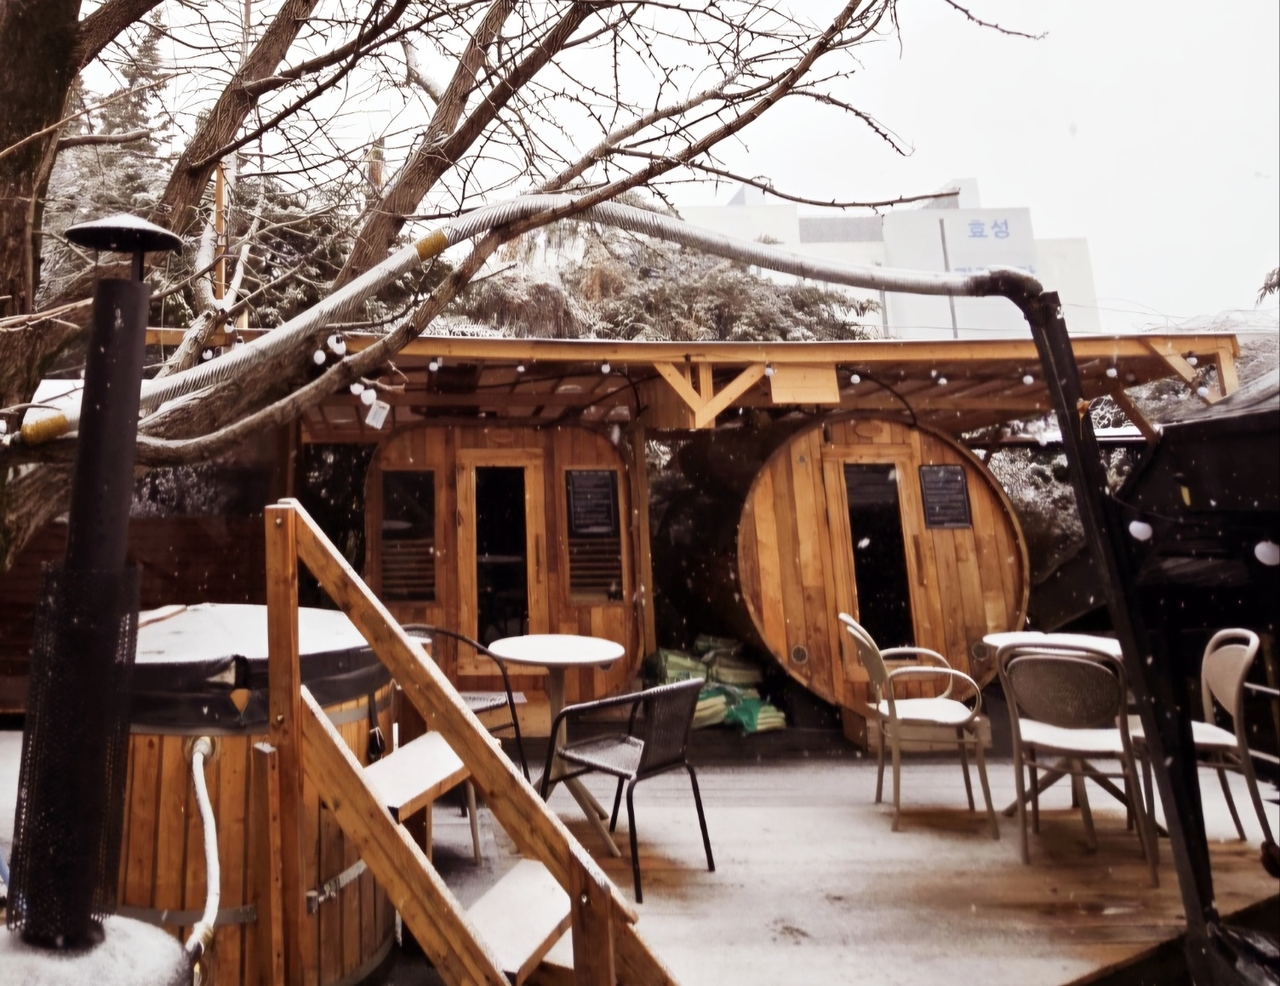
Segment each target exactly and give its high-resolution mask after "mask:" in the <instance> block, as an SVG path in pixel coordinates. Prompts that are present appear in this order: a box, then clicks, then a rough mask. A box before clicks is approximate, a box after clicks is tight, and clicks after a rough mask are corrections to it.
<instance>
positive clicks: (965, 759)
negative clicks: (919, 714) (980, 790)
mask: <svg viewBox="0 0 1280 986" xmlns="http://www.w3.org/2000/svg"><path fill="white" fill-rule="evenodd" d="M956 740H957V743H958V745H959V747H960V767H961V769H962V770H963V771H964V793H965V794H966V795H967V796H968V798H969V810H970V811H973V810H974V804H973V783H972V782H971V781H970V780H969V752H968V751H967V750H966V749H965V746H966V743H965V735H964V729H963V727H960V726H957V727H956Z"/></svg>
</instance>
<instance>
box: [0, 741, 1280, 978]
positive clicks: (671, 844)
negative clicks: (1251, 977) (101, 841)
mask: <svg viewBox="0 0 1280 986" xmlns="http://www.w3.org/2000/svg"><path fill="white" fill-rule="evenodd" d="M20 748H21V736H20V734H17V733H2V734H0V849H3V850H6V851H7V850H8V848H9V840H10V839H11V837H12V828H11V826H12V821H13V819H12V805H13V802H12V799H13V796H14V794H15V793H16V781H17V761H18V755H19V752H20ZM989 770H990V777H991V782H992V787H993V793H994V794H995V797H996V802H997V807H998V808H999V807H1001V806H1003V805H1004V804H1007V803H1008V802H1009V801H1010V800H1011V799H1012V796H1013V771H1012V767H1011V766H1010V764H1009V763H1008V762H1007V761H1003V762H1002V761H995V762H993V763H991V764H990V765H989ZM699 779H700V782H701V786H702V791H703V798H704V802H705V804H706V808H707V821H708V826H709V828H710V832H711V840H712V847H713V849H714V851H715V856H716V872H715V873H708V872H707V870H706V865H705V861H704V859H703V855H702V846H701V840H700V837H699V834H698V823H697V817H696V815H695V813H694V810H693V801H692V798H691V797H690V795H689V793H688V783H687V780H686V779H685V778H684V776H683V775H676V774H671V775H667V776H665V777H660V778H655V779H653V780H650V781H646V782H645V783H643V784H641V785H640V786H639V787H638V788H637V792H636V813H637V829H638V832H639V838H640V855H641V861H642V867H643V872H644V888H645V902H644V904H642V905H640V907H639V911H640V929H641V932H642V933H643V934H644V936H645V937H646V939H648V940H649V941H650V942H651V943H652V944H653V946H654V948H655V949H656V951H657V952H658V954H660V955H661V956H662V957H663V959H664V960H665V961H666V962H667V963H668V964H669V965H670V967H671V968H672V969H673V971H674V972H675V973H676V974H677V976H678V977H679V979H680V981H681V983H683V984H685V986H697V984H703V986H719V984H724V986H729V984H732V986H753V984H759V986H766V984H769V986H775V984H808V983H824V984H825V983H835V984H840V983H848V984H855V983H856V984H858V986H879V984H885V986H889V984H913V986H914V984H930V983H939V984H957V983H958V984H967V983H970V982H972V983H975V984H976V983H981V984H982V986H1002V984H1008V986H1038V984H1045V986H1048V984H1065V983H1071V982H1074V981H1076V980H1079V979H1082V978H1084V977H1088V976H1090V975H1092V974H1094V973H1096V972H1097V971H1098V970H1100V969H1104V968H1107V967H1109V966H1112V965H1114V964H1116V963H1118V962H1123V961H1125V960H1127V959H1130V958H1132V957H1134V956H1136V955H1138V954H1140V953H1141V952H1143V951H1145V950H1146V949H1149V948H1150V947H1152V946H1153V945H1154V944H1156V943H1158V942H1160V941H1164V940H1167V939H1170V938H1172V937H1174V936H1175V935H1177V934H1178V933H1179V932H1180V931H1181V929H1182V908H1181V902H1180V900H1179V897H1178V889H1177V880H1176V877H1175V875H1174V872H1173V865H1172V860H1171V858H1170V856H1169V852H1168V845H1167V843H1165V844H1164V846H1163V855H1162V860H1161V863H1162V865H1161V887H1160V888H1159V889H1158V890H1153V889H1151V888H1150V887H1149V886H1148V885H1147V876H1146V868H1145V864H1144V863H1143V860H1142V856H1141V854H1140V852H1139V849H1138V842H1137V839H1136V837H1135V836H1134V835H1133V834H1132V833H1131V832H1127V831H1126V830H1125V827H1124V818H1123V814H1122V812H1121V811H1120V810H1119V809H1118V807H1113V805H1112V804H1110V803H1109V799H1108V798H1107V796H1106V795H1105V794H1103V793H1102V792H1101V791H1097V792H1096V793H1095V794H1094V796H1093V797H1092V798H1091V802H1092V804H1093V806H1094V810H1095V816H1096V820H1097V825H1098V834H1099V842H1100V845H1099V848H1098V851H1097V852H1096V853H1092V854H1090V853H1087V852H1086V851H1085V848H1084V845H1083V829H1082V827H1081V824H1080V820H1079V815H1078V813H1076V812H1073V811H1071V810H1070V809H1069V800H1068V799H1069V795H1068V793H1067V790H1066V788H1065V786H1064V785H1059V786H1058V787H1057V788H1055V789H1054V790H1052V791H1051V792H1049V793H1048V794H1047V795H1046V796H1045V800H1044V804H1045V806H1046V807H1045V811H1044V812H1043V818H1042V832H1041V834H1040V835H1039V836H1034V835H1033V836H1032V863H1031V865H1030V866H1024V865H1022V863H1021V862H1019V859H1018V847H1017V831H1016V825H1015V823H1014V821H1013V819H1006V818H1003V817H1001V818H1000V835H1001V837H1000V840H999V841H993V840H992V839H991V838H990V836H989V834H988V832H987V829H986V827H985V824H984V822H983V819H982V817H981V816H980V815H977V814H970V813H969V812H968V811H966V810H964V808H963V805H964V789H963V785H962V782H961V779H960V771H959V766H958V764H956V762H955V761H954V760H952V761H945V762H944V761H918V760H909V761H908V762H907V763H906V764H905V765H904V768H903V792H904V796H903V804H904V807H905V809H906V810H905V812H904V819H903V826H902V831H901V832H898V833H896V834H895V833H893V832H890V830H889V822H890V809H889V808H888V807H887V806H884V805H875V804H873V803H872V798H873V796H874V791H875V765H874V763H873V762H869V761H866V760H861V759H825V758H824V759H818V758H810V759H800V758H797V759H788V760H782V761H776V760H775V761H763V762H760V763H754V764H742V765H734V766H714V767H713V766H708V767H704V768H702V769H701V770H699ZM588 784H589V786H590V787H591V788H592V790H593V791H595V792H596V794H597V796H598V797H599V798H600V800H601V802H602V803H605V804H606V805H608V804H611V802H612V787H611V786H610V785H609V784H608V782H607V780H606V779H598V778H588ZM1202 784H1203V786H1204V790H1205V800H1206V803H1207V804H1206V811H1207V815H1208V822H1207V823H1208V829H1209V834H1210V837H1211V840H1212V850H1211V851H1212V862H1213V873H1214V878H1215V889H1216V893H1217V900H1218V905H1219V908H1220V909H1221V910H1222V911H1223V912H1224V913H1227V914H1230V913H1232V912H1235V911H1237V910H1240V909H1242V908H1244V907H1246V906H1248V905H1250V904H1253V903H1254V902H1256V901H1259V900H1263V899H1265V898H1267V897H1271V896H1274V895H1276V894H1277V893H1278V892H1280V882H1278V881H1276V880H1274V879H1272V878H1270V877H1268V876H1267V875H1266V874H1265V873H1264V872H1263V871H1262V869H1261V867H1260V866H1259V865H1258V863H1257V845H1258V842H1259V841H1260V839H1261V832H1260V829H1259V828H1258V824H1257V820H1256V819H1255V818H1254V817H1253V816H1252V813H1251V812H1250V811H1249V809H1248V807H1247V805H1248V800H1247V797H1246V796H1245V794H1244V791H1243V787H1242V786H1240V788H1239V790H1238V797H1237V803H1238V804H1239V805H1240V808H1241V812H1242V816H1243V817H1244V820H1245V824H1246V828H1247V830H1248V832H1249V836H1250V838H1249V842H1248V843H1240V842H1237V841H1235V840H1234V838H1233V835H1234V833H1233V830H1232V827H1231V821H1230V818H1229V816H1228V815H1227V813H1226V809H1225V806H1224V803H1223V800H1222V796H1221V793H1220V792H1219V790H1218V786H1217V783H1216V781H1214V779H1213V777H1212V775H1210V774H1202ZM551 803H552V806H553V807H554V808H555V809H556V810H557V811H558V812H559V814H560V815H561V817H562V818H564V819H565V821H566V822H567V823H568V825H569V827H570V828H571V829H572V830H573V832H574V833H575V835H577V837H578V838H579V839H580V840H581V841H582V843H583V845H584V846H586V847H587V848H588V849H589V850H590V851H591V853H592V855H593V856H595V858H596V859H597V860H599V861H600V862H601V864H602V865H603V867H604V868H605V870H606V871H607V872H608V873H609V874H610V875H611V876H612V877H613V878H614V880H615V881H616V882H617V883H618V885H619V887H621V888H623V892H624V893H625V894H626V895H627V896H628V897H630V896H631V894H632V891H631V870H630V862H629V859H628V857H627V855H626V853H627V848H626V846H627V840H626V832H625V819H624V820H623V821H622V822H621V823H620V826H619V828H620V831H619V833H618V834H619V836H620V838H619V844H620V845H621V846H622V849H623V853H624V855H623V857H622V858H621V859H615V858H611V857H609V856H607V855H606V854H605V853H604V850H603V846H601V845H600V844H599V841H598V839H597V837H596V836H595V834H594V832H593V831H592V830H591V829H590V828H589V826H588V825H587V822H586V820H585V819H584V818H583V817H582V815H581V813H580V812H579V811H578V808H577V805H576V803H575V802H573V801H572V800H571V798H570V797H569V795H568V794H567V793H565V792H563V791H557V792H556V793H555V794H554V795H553V797H552V802H551ZM1270 810H1271V812H1272V815H1271V821H1272V825H1273V826H1276V827H1280V825H1278V823H1280V817H1278V816H1277V812H1276V809H1275V808H1274V807H1272V808H1271V809H1270ZM483 814H484V817H485V823H486V824H485V839H484V844H485V855H486V860H485V865H484V866H482V867H479V868H477V867H476V866H475V865H474V863H472V862H471V858H470V857H471V847H470V830H469V828H468V826H467V823H466V821H465V820H464V819H462V818H461V817H459V815H458V813H457V810H456V809H453V808H449V807H446V806H443V805H442V806H438V807H437V809H436V822H435V832H436V840H437V841H436V862H437V865H438V866H439V867H440V869H441V871H442V873H443V874H444V876H445V878H446V880H447V881H448V882H449V884H450V886H451V887H452V888H453V889H454V891H455V893H456V894H457V895H458V897H459V898H460V899H461V900H462V901H463V903H464V904H465V903H467V902H468V901H469V900H472V899H474V898H475V897H476V896H478V895H479V894H480V893H481V892H483V890H484V889H485V887H487V886H488V885H489V884H490V883H492V882H493V880H494V879H496V877H497V876H498V875H500V871H502V870H503V869H504V868H505V867H507V866H509V865H512V863H513V862H514V858H515V857H514V848H513V847H512V846H511V844H510V843H509V841H508V840H506V838H505V836H504V834H503V833H502V832H501V831H500V830H496V829H495V828H494V826H493V823H492V818H491V816H489V815H488V814H487V812H484V813H483ZM455 843H456V845H455ZM437 981H438V980H435V979H434V977H433V975H432V974H431V973H430V972H429V971H428V970H426V969H424V968H423V966H422V963H421V961H420V960H417V961H414V960H407V961H405V962H402V963H401V965H400V966H399V967H397V968H396V969H395V970H394V971H393V973H392V978H391V980H390V982H391V983H392V984H393V986H418V984H429V983H433V982H437Z"/></svg>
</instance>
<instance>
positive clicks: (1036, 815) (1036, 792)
mask: <svg viewBox="0 0 1280 986" xmlns="http://www.w3.org/2000/svg"><path fill="white" fill-rule="evenodd" d="M1035 761H1036V750H1035V747H1032V748H1031V767H1030V769H1029V771H1028V773H1029V774H1030V776H1031V831H1032V832H1034V833H1035V834H1036V835H1039V834H1040V775H1039V772H1038V770H1037V768H1036V762H1035Z"/></svg>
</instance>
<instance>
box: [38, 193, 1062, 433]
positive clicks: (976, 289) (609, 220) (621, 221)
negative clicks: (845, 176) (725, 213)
mask: <svg viewBox="0 0 1280 986" xmlns="http://www.w3.org/2000/svg"><path fill="white" fill-rule="evenodd" d="M573 201H574V199H573V197H572V196H569V195H526V196H522V197H520V198H517V199H512V200H510V201H508V202H501V203H499V204H497V205H493V206H488V207H486V208H483V209H477V210H476V211H475V212H472V213H469V214H467V215H466V216H462V217H460V218H458V219H455V220H453V221H452V222H450V223H447V224H445V225H444V226H442V227H440V228H439V229H436V230H434V231H432V232H431V233H428V234H427V235H426V236H424V237H423V238H422V239H420V240H418V241H417V242H416V243H413V244H412V245H410V246H406V247H404V248H402V249H400V250H397V251H396V252H395V253H393V254H392V255H391V256H389V257H388V258H387V259H386V260H384V261H382V263H380V264H378V265H377V266H376V267H373V268H371V269H370V270H368V271H367V272H366V273H364V274H362V275H361V276H360V277H358V278H356V279H355V280H354V281H352V282H351V283H350V284H348V285H346V286H345V287H343V288H341V289H340V290H338V291H335V292H334V293H333V294H332V295H330V296H329V297H328V298H326V299H324V300H323V301H321V302H319V303H318V304H316V305H314V306H313V307H311V308H309V309H308V310H307V311H305V312H303V313H302V314H301V315H298V316H296V317H295V318H292V319H290V320H289V321H288V322H286V323H285V324H284V325H282V326H280V327H279V328H277V329H273V330H272V331H270V332H267V333H264V334H263V335H261V336H259V337H258V338H257V339H255V340H253V342H251V343H248V344H247V345H244V346H238V347H236V348H234V349H232V350H231V352H229V353H227V354H225V355H223V356H222V357H220V358H219V359H216V360H212V361H210V362H207V363H201V364H200V365H198V366H193V367H191V368H190V369H188V370H184V371H183V372H181V373H175V374H173V375H172V376H167V377H161V378H158V379H154V380H144V381H143V382H142V392H141V406H142V408H143V409H144V410H146V411H154V410H155V409H156V408H158V407H159V406H160V405H162V404H164V403H165V402H166V401H172V400H174V399H176V398H179V397H182V396H184V395H186V394H190V393H192V392H194V391H197V390H203V389H205V388H208V387H211V386H214V385H216V384H220V383H223V382H225V381H227V380H231V379H234V378H235V377H237V376H238V375H239V371H240V369H241V368H242V367H246V366H251V365H253V364H254V363H256V362H257V361H259V360H262V359H266V358H270V357H273V356H279V355H282V354H283V353H285V352H287V351H289V350H290V349H292V348H293V347H295V346H297V345H299V344H300V343H301V341H302V340H303V339H305V338H307V337H309V336H318V335H320V334H321V333H322V332H323V331H325V328H326V326H328V325H330V324H331V323H333V322H342V321H346V320H348V319H349V318H350V316H351V315H353V314H354V313H355V312H356V310H357V309H358V308H360V307H361V306H363V305H364V303H365V302H366V301H368V300H369V299H370V298H371V297H373V296H374V295H375V294H376V293H377V292H378V291H379V290H381V289H382V288H383V287H384V286H385V285H387V284H388V283H390V282H391V281H394V280H395V279H396V278H397V277H401V276H402V275H404V274H406V273H408V272H409V271H411V270H413V269H414V268H416V267H418V266H420V265H422V264H423V263H425V262H427V261H428V260H431V259H433V258H435V257H438V256H439V255H440V254H441V253H443V252H444V251H445V250H446V249H448V248H449V247H451V246H454V245H456V244H458V243H461V242H463V241H464V240H469V239H471V238H472V237H475V236H478V235H480V234H482V233H485V232H487V231H488V230H490V229H493V228H494V227H498V226H504V225H507V224H508V223H512V222H516V221H518V220H522V219H527V218H529V217H531V216H536V215H538V214H539V213H541V212H546V211H548V210H550V209H562V208H564V207H566V206H570V205H572V204H573ZM570 218H573V219H576V220H578V221H581V222H597V223H601V224H603V225H606V226H613V227H616V228H618V229H625V230H628V231H630V232H633V233H641V234H644V235H646V236H652V237H655V238H657V239H661V240H667V241H669V242H672V243H679V244H681V245H682V246H687V247H694V248H696V249H699V250H703V251H705V252H707V253H712V254H715V255H717V256H721V257H725V258H727V259H729V260H735V261H738V262H740V263H744V264H750V265H753V266H756V267H766V268H768V269H770V270H776V271H779V272H781V273H784V274H794V275H795V276H797V277H804V278H809V279H812V280H817V281H827V282H829V283H831V284H842V285H846V286H848V287H856V288H868V289H871V290H878V291H897V292H905V293H908V294H932V295H953V296H970V297H979V296H989V295H1006V296H1012V295H1022V294H1039V293H1040V291H1041V286H1040V283H1039V282H1038V281H1036V280H1035V278H1033V277H1031V276H1030V275H1029V274H1027V273H1025V272H1023V271H1019V270H1013V269H1010V268H994V269H991V270H987V271H980V272H978V273H973V274H940V273H935V272H932V271H913V270H893V269H889V268H884V267H864V266H860V265H857V264H845V263H839V262H836V261H830V260H822V259H819V258H815V257H806V256H802V255H800V254H797V253H792V252H790V251H787V250H779V249H778V248H777V247H773V246H768V245H766V244H763V243H752V242H749V241H747V240H739V239H736V238H734V237H731V236H723V235H721V234H719V233H713V232H711V231H709V230H705V229H700V228H698V227H696V226H690V225H688V224H687V223H684V222H681V221H680V220H678V219H672V218H670V217H668V216H663V215H659V214H658V213H656V212H650V211H648V210H646V209H638V208H636V207H634V206H629V205H622V204H620V203H617V202H602V203H600V204H599V205H594V206H591V207H590V208H588V209H586V210H584V211H582V212H580V213H577V214H576V215H574V216H572V217H570ZM79 420H80V407H79V404H78V403H77V404H76V405H74V406H71V407H68V408H66V409H65V410H63V411H61V412H60V413H58V414H53V415H45V416H42V417H40V418H38V419H36V420H34V421H31V422H30V423H29V424H27V423H24V424H23V426H22V431H21V436H22V441H24V442H26V443H29V444H38V443H40V442H44V441H48V440H50V439H53V438H58V437H60V436H62V435H65V434H67V433H69V432H72V431H75V430H76V428H77V426H78V423H79Z"/></svg>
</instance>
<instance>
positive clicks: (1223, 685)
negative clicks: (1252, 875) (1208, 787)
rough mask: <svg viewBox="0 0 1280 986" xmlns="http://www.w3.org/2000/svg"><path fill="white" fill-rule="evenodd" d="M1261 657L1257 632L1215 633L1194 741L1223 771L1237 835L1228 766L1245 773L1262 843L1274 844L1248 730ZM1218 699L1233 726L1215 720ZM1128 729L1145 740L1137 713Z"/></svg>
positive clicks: (1204, 668) (1147, 778) (1147, 776)
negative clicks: (1248, 698) (1247, 704)
mask: <svg viewBox="0 0 1280 986" xmlns="http://www.w3.org/2000/svg"><path fill="white" fill-rule="evenodd" d="M1257 655H1258V635H1257V634H1256V633H1254V632H1253V631H1252V630H1219V631H1218V632H1217V633H1215V634H1214V635H1213V638H1212V639H1211V640H1210V641H1209V645H1208V646H1207V647H1206V648H1205V649H1204V661H1203V663H1202V664H1201V665H1200V694H1201V697H1202V698H1203V699H1204V721H1203V722H1200V721H1199V720H1196V719H1193V720H1191V737H1192V739H1193V740H1194V741H1195V744H1196V752H1197V753H1198V754H1202V755H1203V756H1204V758H1205V759H1204V761H1203V762H1204V763H1205V764H1206V765H1207V766H1209V767H1212V768H1213V769H1214V770H1216V771H1217V772H1218V781H1219V782H1220V783H1221V784H1222V793H1223V796H1224V797H1226V799H1227V808H1228V809H1229V810H1230V812H1231V820H1232V821H1233V822H1235V825H1236V833H1237V834H1238V835H1239V836H1240V838H1241V839H1244V837H1245V835H1244V826H1243V825H1241V824H1240V815H1239V813H1238V812H1237V811H1236V804H1235V801H1234V800H1233V799H1232V797H1231V787H1230V785H1228V783H1227V774H1226V772H1227V771H1228V770H1232V771H1236V772H1238V773H1240V774H1243V775H1244V782H1245V786H1246V787H1248V789H1249V797H1250V798H1251V799H1252V800H1253V810H1254V811H1255V812H1256V813H1257V815H1258V823H1259V824H1260V825H1261V826H1262V834H1263V841H1264V842H1274V841H1275V838H1274V837H1273V835H1272V832H1271V825H1270V823H1269V822H1268V821H1267V813H1266V811H1264V810H1263V806H1262V796H1261V795H1260V794H1259V793H1258V778H1257V777H1256V776H1255V775H1254V772H1253V760H1252V755H1251V754H1250V752H1249V741H1248V737H1247V735H1246V733H1245V720H1244V693H1245V679H1246V678H1247V677H1248V676H1249V668H1250V667H1251V666H1252V665H1253V661H1254V658H1256V657H1257ZM1215 703H1216V704H1217V705H1221V706H1222V708H1223V709H1224V710H1225V711H1226V713H1227V714H1228V715H1229V716H1230V717H1231V725H1232V729H1230V730H1227V729H1223V728H1222V727H1221V726H1219V725H1217V724H1216V723H1215V722H1214V709H1215ZM1129 732H1130V734H1131V735H1132V736H1133V739H1134V742H1136V743H1141V742H1142V740H1143V732H1142V722H1141V720H1140V719H1139V718H1138V716H1130V717H1129ZM1143 773H1144V782H1145V785H1146V789H1147V805H1148V806H1149V807H1150V808H1151V809H1152V810H1153V811H1154V807H1155V802H1154V801H1153V800H1152V798H1153V792H1152V784H1151V769H1150V766H1149V765H1147V766H1145V767H1144V771H1143Z"/></svg>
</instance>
